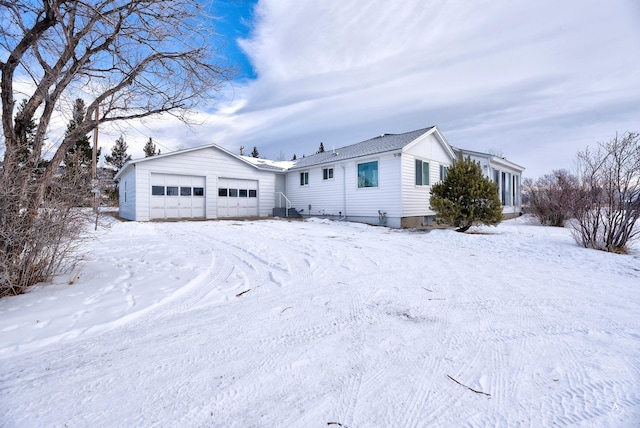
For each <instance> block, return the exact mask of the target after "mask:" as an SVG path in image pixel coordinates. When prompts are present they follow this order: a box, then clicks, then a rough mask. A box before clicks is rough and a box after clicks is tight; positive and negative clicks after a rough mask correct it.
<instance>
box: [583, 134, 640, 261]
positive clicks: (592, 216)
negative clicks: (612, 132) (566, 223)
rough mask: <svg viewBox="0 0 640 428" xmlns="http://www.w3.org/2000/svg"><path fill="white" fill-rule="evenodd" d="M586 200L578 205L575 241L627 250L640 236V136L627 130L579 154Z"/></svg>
mask: <svg viewBox="0 0 640 428" xmlns="http://www.w3.org/2000/svg"><path fill="white" fill-rule="evenodd" d="M578 161H579V172H580V184H581V190H582V192H583V195H584V198H585V201H586V203H583V204H582V205H580V206H578V207H576V213H575V214H576V218H577V221H576V223H575V224H574V232H575V233H574V237H575V239H576V242H578V243H579V244H580V245H582V246H584V247H587V248H596V249H600V250H605V251H611V252H617V253H625V252H626V251H627V244H628V243H629V242H630V241H631V240H632V239H634V238H636V237H637V236H639V235H640V229H639V228H638V227H637V223H638V219H640V135H639V134H638V133H636V132H627V133H625V134H623V135H622V136H620V135H616V136H615V138H613V139H612V140H610V141H608V142H604V143H599V144H598V146H597V147H596V149H595V150H593V151H592V150H590V149H586V150H585V151H583V152H581V153H579V154H578Z"/></svg>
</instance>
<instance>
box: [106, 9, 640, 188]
mask: <svg viewBox="0 0 640 428" xmlns="http://www.w3.org/2000/svg"><path fill="white" fill-rule="evenodd" d="M209 5H210V12H211V13H213V14H215V15H218V16H219V19H217V20H216V26H217V30H218V32H219V33H220V35H221V37H222V38H223V39H224V40H225V41H226V47H225V50H223V51H222V52H221V53H222V54H224V55H226V56H227V57H228V59H229V62H230V63H231V64H234V65H238V66H239V69H240V73H239V74H238V76H237V78H236V80H235V81H234V82H233V84H232V85H230V86H229V87H228V89H227V91H225V93H224V94H223V96H222V97H221V98H220V99H218V100H216V101H217V104H216V107H215V109H209V110H203V111H201V112H199V114H198V118H199V119H200V120H201V122H202V125H200V126H196V127H191V128H186V127H183V126H182V125H180V124H179V123H175V122H173V121H171V120H166V119H163V120H158V121H155V122H153V121H152V122H148V123H147V125H146V128H145V129H144V130H141V129H142V128H139V129H138V130H139V131H140V132H141V133H143V134H144V135H143V136H140V137H139V138H138V137H137V136H135V135H134V134H131V135H129V136H127V142H128V143H129V146H130V147H131V150H130V151H131V152H132V154H133V156H134V157H139V156H142V146H143V145H144V143H145V141H146V139H147V138H148V136H153V138H154V141H156V142H157V143H158V144H159V145H160V146H161V147H162V148H163V149H162V151H163V153H165V152H167V151H169V150H172V149H177V148H181V147H192V146H197V145H203V144H209V143H217V144H220V145H222V146H224V147H225V148H227V149H229V150H231V151H233V152H235V153H238V150H239V147H240V146H244V147H245V149H246V150H245V153H248V152H249V151H250V150H251V148H252V147H253V146H256V147H257V148H258V150H259V152H260V154H261V156H262V157H266V158H271V159H278V158H285V159H290V158H291V156H292V155H293V154H294V153H295V154H296V155H297V156H298V157H300V156H302V155H303V154H311V153H314V152H315V151H316V150H317V148H318V145H319V143H320V142H323V143H324V146H325V147H326V148H331V147H336V148H337V147H340V146H344V145H348V144H352V143H356V142H359V141H362V140H365V139H368V138H371V137H373V136H376V135H379V134H382V133H400V132H407V131H411V130H415V129H419V128H424V127H427V126H431V125H438V127H439V128H440V130H441V131H442V133H443V134H444V136H445V138H447V139H448V141H449V143H450V144H452V145H454V146H459V147H464V148H467V149H471V150H478V151H489V150H491V151H495V152H500V153H502V154H503V155H504V156H506V157H507V158H508V159H510V160H512V161H513V162H516V163H518V164H520V165H523V166H524V167H526V168H527V170H526V171H525V176H529V177H537V176H539V175H542V174H546V173H548V172H551V170H553V169H557V168H568V169H570V168H572V167H574V159H575V155H576V153H577V152H578V151H579V150H583V149H584V148H585V147H586V146H587V145H593V144H595V143H596V142H598V141H604V140H608V139H610V138H612V137H613V136H614V135H615V133H616V132H625V131H640V77H639V76H640V26H639V25H638V22H640V2H638V1H636V0H610V1H606V2H605V1H600V0H566V1H561V2H558V1H556V0H537V1H535V2H532V1H529V0H478V1H462V0H460V1H449V0H447V1H444V0H404V1H402V2H389V1H388V0H369V1H366V2H365V1H361V0H324V1H300V0H260V1H240V0H238V1H234V0H226V1H215V0H212V1H211V2H209ZM105 144H106V143H105ZM138 146H139V147H138ZM138 149H139V150H138ZM138 151H139V153H138Z"/></svg>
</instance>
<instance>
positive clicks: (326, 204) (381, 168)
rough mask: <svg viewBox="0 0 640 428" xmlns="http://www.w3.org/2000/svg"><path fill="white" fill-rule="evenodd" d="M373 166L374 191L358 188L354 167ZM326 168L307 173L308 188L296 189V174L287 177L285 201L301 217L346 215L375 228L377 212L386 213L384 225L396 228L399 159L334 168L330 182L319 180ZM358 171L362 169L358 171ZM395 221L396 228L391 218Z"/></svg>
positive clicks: (389, 156) (351, 162)
mask: <svg viewBox="0 0 640 428" xmlns="http://www.w3.org/2000/svg"><path fill="white" fill-rule="evenodd" d="M372 162H375V163H377V187H362V188H360V187H358V184H359V183H358V182H359V179H358V164H369V163H372ZM326 168H327V167H326V166H321V165H319V166H317V167H313V168H311V169H310V170H309V185H308V186H300V178H299V174H300V172H299V171H292V172H291V173H289V174H288V175H287V186H286V187H287V197H288V198H289V199H290V200H291V203H292V206H293V207H294V208H296V209H297V210H304V211H303V212H302V214H303V215H308V214H310V215H314V216H318V215H331V216H339V215H343V216H344V215H345V214H346V215H347V216H348V217H349V219H351V220H354V221H364V222H370V223H375V224H377V222H378V211H379V210H380V211H382V212H386V213H387V218H388V219H389V221H388V223H387V224H388V225H390V226H393V227H399V225H400V222H399V218H400V213H401V203H400V201H401V192H400V191H399V189H400V187H401V184H400V176H401V175H400V158H398V157H394V156H393V154H387V155H384V156H379V157H376V158H373V159H372V158H369V159H362V160H345V161H344V162H341V163H338V164H334V165H333V166H331V168H333V179H332V180H323V179H322V178H323V177H324V172H323V170H324V169H326ZM361 171H362V168H361ZM393 217H395V218H396V219H397V224H394V223H393V220H392V218H393Z"/></svg>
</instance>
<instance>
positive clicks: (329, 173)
mask: <svg viewBox="0 0 640 428" xmlns="http://www.w3.org/2000/svg"><path fill="white" fill-rule="evenodd" d="M322 179H323V180H332V179H333V168H323V169H322Z"/></svg>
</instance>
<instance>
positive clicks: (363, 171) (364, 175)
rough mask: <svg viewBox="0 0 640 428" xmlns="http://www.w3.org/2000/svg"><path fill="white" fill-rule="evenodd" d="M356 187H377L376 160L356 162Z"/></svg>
mask: <svg viewBox="0 0 640 428" xmlns="http://www.w3.org/2000/svg"><path fill="white" fill-rule="evenodd" d="M358 187H359V188H362V187H378V161H373V162H365V163H359V164H358Z"/></svg>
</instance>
